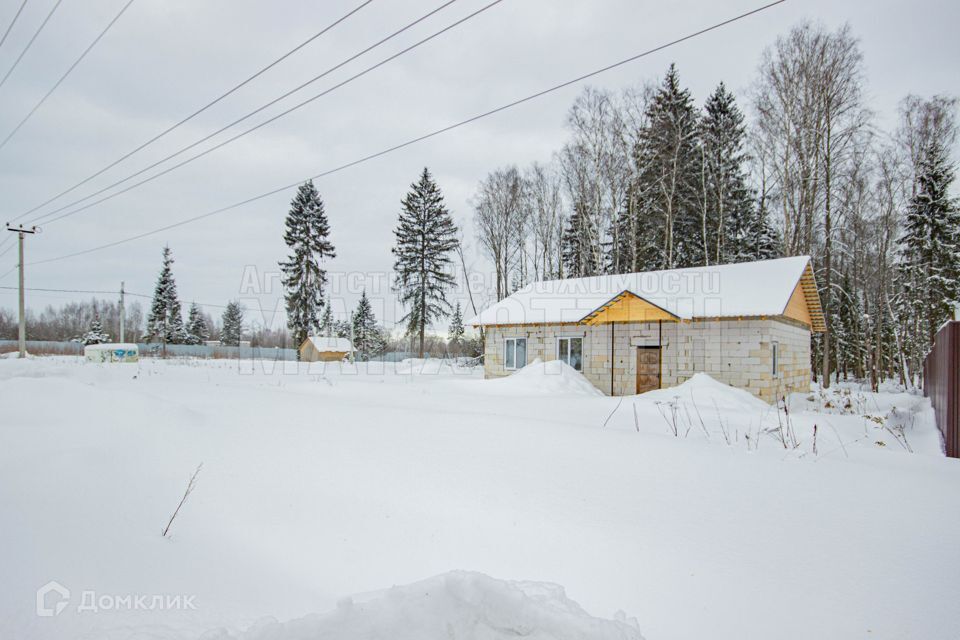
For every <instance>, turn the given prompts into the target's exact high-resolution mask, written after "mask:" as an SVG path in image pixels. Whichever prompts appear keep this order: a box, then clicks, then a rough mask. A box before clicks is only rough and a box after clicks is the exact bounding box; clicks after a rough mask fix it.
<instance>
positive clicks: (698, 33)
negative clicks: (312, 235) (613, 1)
mask: <svg viewBox="0 0 960 640" xmlns="http://www.w3.org/2000/svg"><path fill="white" fill-rule="evenodd" d="M784 2H786V0H775V2H770V3H768V4H765V5H762V6H760V7H757V8H755V9H752V10H750V11H747V12H745V13H741V14H739V15H737V16H734V17H732V18H728V19H726V20H723V21H722V22H717V23H714V24H713V25H711V26H709V27H705V28H703V29H700V30H698V31H694V32H692V33H690V34H687V35H685V36H683V37H680V38H677V39H676V40H672V41H670V42H667V43H665V44H661V45H659V46H656V47H654V48H652V49H648V50H646V51H644V52H642V53H638V54H637V55H634V56H630V57H629V58H625V59H623V60H620V61H619V62H615V63H613V64H610V65H607V66H605V67H601V68H600V69H597V70H595V71H591V72H589V73H585V74H583V75H580V76H577V77H576V78H573V79H571V80H567V81H565V82H562V83H560V84H557V85H554V86H552V87H550V88H548V89H544V90H542V91H538V92H536V93H533V94H530V95H528V96H526V97H524V98H520V99H518V100H514V101H513V102H510V103H508V104H505V105H503V106H500V107H497V108H495V109H491V110H489V111H486V112H484V113H481V114H478V115H475V116H472V117H470V118H467V119H466V120H461V121H460V122H457V123H455V124H452V125H448V126H446V127H443V128H442V129H437V130H435V131H432V132H430V133H427V134H424V135H422V136H418V137H416V138H413V139H411V140H407V141H406V142H402V143H400V144H397V145H394V146H392V147H389V148H387V149H384V150H382V151H378V152H376V153H372V154H370V155H367V156H364V157H362V158H359V159H357V160H353V161H352V162H348V163H346V164H342V165H340V166H338V167H334V168H333V169H328V170H326V171H323V172H321V173H318V174H316V175H313V176H309V177H307V178H304V179H303V180H298V181H296V182H293V183H291V184H287V185H284V186H282V187H278V188H276V189H272V190H270V191H267V192H265V193H261V194H259V195H256V196H253V197H250V198H247V199H246V200H241V201H240V202H235V203H234V204H231V205H227V206H225V207H221V208H219V209H214V210H213V211H208V212H206V213H202V214H200V215H196V216H193V217H190V218H186V219H184V220H180V221H179V222H174V223H172V224H168V225H164V226H162V227H159V228H157V229H153V230H151V231H145V232H143V233H139V234H137V235H134V236H130V237H128V238H123V239H120V240H114V241H113V242H108V243H106V244H103V245H99V246H96V247H91V248H89V249H84V250H82V251H75V252H73V253H68V254H64V255H61V256H56V257H53V258H46V259H44V260H37V261H35V262H30V263H28V265H36V264H45V263H48V262H57V261H60V260H67V259H69V258H75V257H77V256H81V255H86V254H88V253H94V252H96V251H102V250H104V249H109V248H111V247H115V246H118V245H121V244H125V243H127V242H133V241H135V240H140V239H142V238H146V237H148V236H152V235H156V234H158V233H162V232H164V231H169V230H170V229H175V228H177V227H182V226H184V225H187V224H191V223H193V222H197V221H199V220H202V219H204V218H209V217H211V216H214V215H217V214H219V213H224V212H226V211H230V210H232V209H236V208H239V207H242V206H244V205H247V204H250V203H252V202H256V201H258V200H262V199H264V198H268V197H270V196H272V195H275V194H278V193H281V192H283V191H287V190H289V189H292V188H294V187H296V186H298V185H300V184H302V183H303V182H304V181H305V180H316V179H319V178H322V177H325V176H328V175H331V174H333V173H337V172H339V171H343V170H344V169H347V168H349V167H353V166H356V165H358V164H361V163H364V162H368V161H369V160H373V159H374V158H378V157H380V156H383V155H386V154H388V153H392V152H394V151H397V150H399V149H403V148H404V147H408V146H410V145H413V144H416V143H418V142H422V141H423V140H427V139H429V138H433V137H435V136H438V135H441V134H443V133H446V132H448V131H452V130H453V129H457V128H459V127H462V126H465V125H467V124H470V123H472V122H476V121H477V120H480V119H482V118H486V117H488V116H491V115H494V114H496V113H500V112H501V111H505V110H507V109H511V108H513V107H515V106H518V105H521V104H524V103H526V102H529V101H531V100H535V99H537V98H540V97H542V96H545V95H547V94H549V93H553V92H554V91H558V90H560V89H563V88H565V87H568V86H570V85H572V84H575V83H578V82H582V81H583V80H586V79H588V78H592V77H593V76H596V75H599V74H601V73H605V72H607V71H610V70H612V69H615V68H617V67H621V66H623V65H625V64H628V63H630V62H634V61H636V60H639V59H640V58H644V57H646V56H649V55H651V54H654V53H657V52H659V51H662V50H664V49H667V48H669V47H672V46H675V45H677V44H680V43H682V42H686V41H687V40H691V39H693V38H696V37H698V36H701V35H703V34H705V33H709V32H711V31H715V30H717V29H720V28H722V27H725V26H727V25H729V24H732V23H734V22H738V21H740V20H743V19H744V18H747V17H749V16H752V15H755V14H757V13H760V12H761V11H765V10H766V9H770V8H771V7H774V6H776V5H779V4H783V3H784Z"/></svg>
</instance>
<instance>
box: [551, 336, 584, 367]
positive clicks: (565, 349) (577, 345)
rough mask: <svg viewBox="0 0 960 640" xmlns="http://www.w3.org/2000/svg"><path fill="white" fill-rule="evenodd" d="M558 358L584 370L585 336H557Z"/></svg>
mask: <svg viewBox="0 0 960 640" xmlns="http://www.w3.org/2000/svg"><path fill="white" fill-rule="evenodd" d="M557 359H558V360H563V361H564V362H566V363H567V364H568V365H570V366H571V367H573V368H574V369H576V370H577V371H583V338H557Z"/></svg>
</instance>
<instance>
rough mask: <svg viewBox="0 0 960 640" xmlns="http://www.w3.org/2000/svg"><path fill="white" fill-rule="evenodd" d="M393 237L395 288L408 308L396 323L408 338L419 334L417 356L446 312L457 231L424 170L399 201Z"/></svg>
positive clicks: (441, 199) (437, 191) (436, 189)
mask: <svg viewBox="0 0 960 640" xmlns="http://www.w3.org/2000/svg"><path fill="white" fill-rule="evenodd" d="M393 233H394V235H395V236H396V245H395V246H394V247H393V249H392V252H393V255H394V257H395V262H394V265H393V268H394V271H396V274H397V284H396V289H397V291H398V292H399V293H400V301H401V302H402V303H403V304H404V305H405V306H406V307H407V308H408V309H409V311H408V312H407V314H406V315H405V316H404V317H403V318H402V320H403V321H405V322H406V323H407V333H408V334H414V333H416V334H418V335H419V338H420V357H421V358H422V357H423V350H424V334H425V332H426V327H427V325H428V324H430V323H431V322H433V321H434V320H437V319H439V318H442V317H443V316H445V315H446V314H447V313H449V312H450V303H449V302H447V299H446V290H447V289H449V288H450V287H452V286H453V285H454V282H455V281H454V276H453V274H452V273H451V266H452V264H453V259H452V257H451V255H450V254H451V252H452V251H453V250H454V249H456V247H457V245H458V241H457V227H456V225H455V224H454V222H453V218H452V217H451V216H450V212H449V211H448V210H447V207H446V205H445V204H444V203H443V195H442V194H441V193H440V189H439V188H438V187H437V184H436V183H435V182H434V181H433V178H431V177H430V172H429V171H428V170H427V169H426V168H424V170H423V173H422V174H421V175H420V180H419V181H417V182H416V183H414V184H412V185H411V188H410V192H409V193H407V195H406V197H405V198H404V199H403V202H402V210H401V212H400V221H399V224H398V225H397V228H396V229H395V230H394V232H393Z"/></svg>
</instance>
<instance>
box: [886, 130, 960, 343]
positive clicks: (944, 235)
mask: <svg viewBox="0 0 960 640" xmlns="http://www.w3.org/2000/svg"><path fill="white" fill-rule="evenodd" d="M953 179H954V170H953V167H952V166H951V164H950V159H949V154H948V151H947V150H946V148H945V147H944V146H943V144H942V143H941V141H940V140H938V139H936V138H934V139H933V140H932V141H931V142H930V143H929V144H927V146H926V148H925V149H924V150H923V156H922V160H921V162H920V173H919V175H918V177H917V185H916V193H915V195H914V196H913V198H912V199H911V201H910V204H909V206H908V207H907V215H906V220H905V222H904V235H903V237H902V238H901V239H900V252H901V265H900V279H901V284H902V286H903V290H904V299H905V304H906V306H907V308H908V311H907V313H908V316H907V317H909V316H910V315H913V317H914V318H915V319H917V321H918V324H919V325H920V326H919V328H920V330H921V331H923V332H924V333H925V334H926V335H925V340H924V342H925V346H926V347H929V346H930V345H931V344H933V337H934V335H935V334H936V332H937V330H938V329H939V327H940V325H941V324H943V323H944V322H945V321H946V320H947V319H948V318H950V316H951V312H952V309H953V306H954V305H955V304H957V303H958V302H960V209H958V207H957V203H956V201H954V200H953V199H951V198H950V195H949V189H950V185H951V183H952V182H953Z"/></svg>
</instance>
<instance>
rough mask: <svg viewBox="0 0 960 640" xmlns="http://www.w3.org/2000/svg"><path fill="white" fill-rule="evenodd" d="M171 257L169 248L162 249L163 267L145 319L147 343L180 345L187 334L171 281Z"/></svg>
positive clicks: (178, 301) (174, 287)
mask: <svg viewBox="0 0 960 640" xmlns="http://www.w3.org/2000/svg"><path fill="white" fill-rule="evenodd" d="M172 266H173V255H172V254H171V252H170V247H164V248H163V267H162V268H161V270H160V276H159V277H158V278H157V286H156V287H155V288H154V291H153V302H152V303H151V305H150V315H149V316H148V317H147V334H146V335H147V341H149V342H165V343H166V344H182V343H183V342H185V341H186V338H187V332H186V329H185V327H184V326H183V317H182V315H181V309H180V300H179V299H178V298H177V284H176V282H175V281H174V279H173V269H172Z"/></svg>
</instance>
